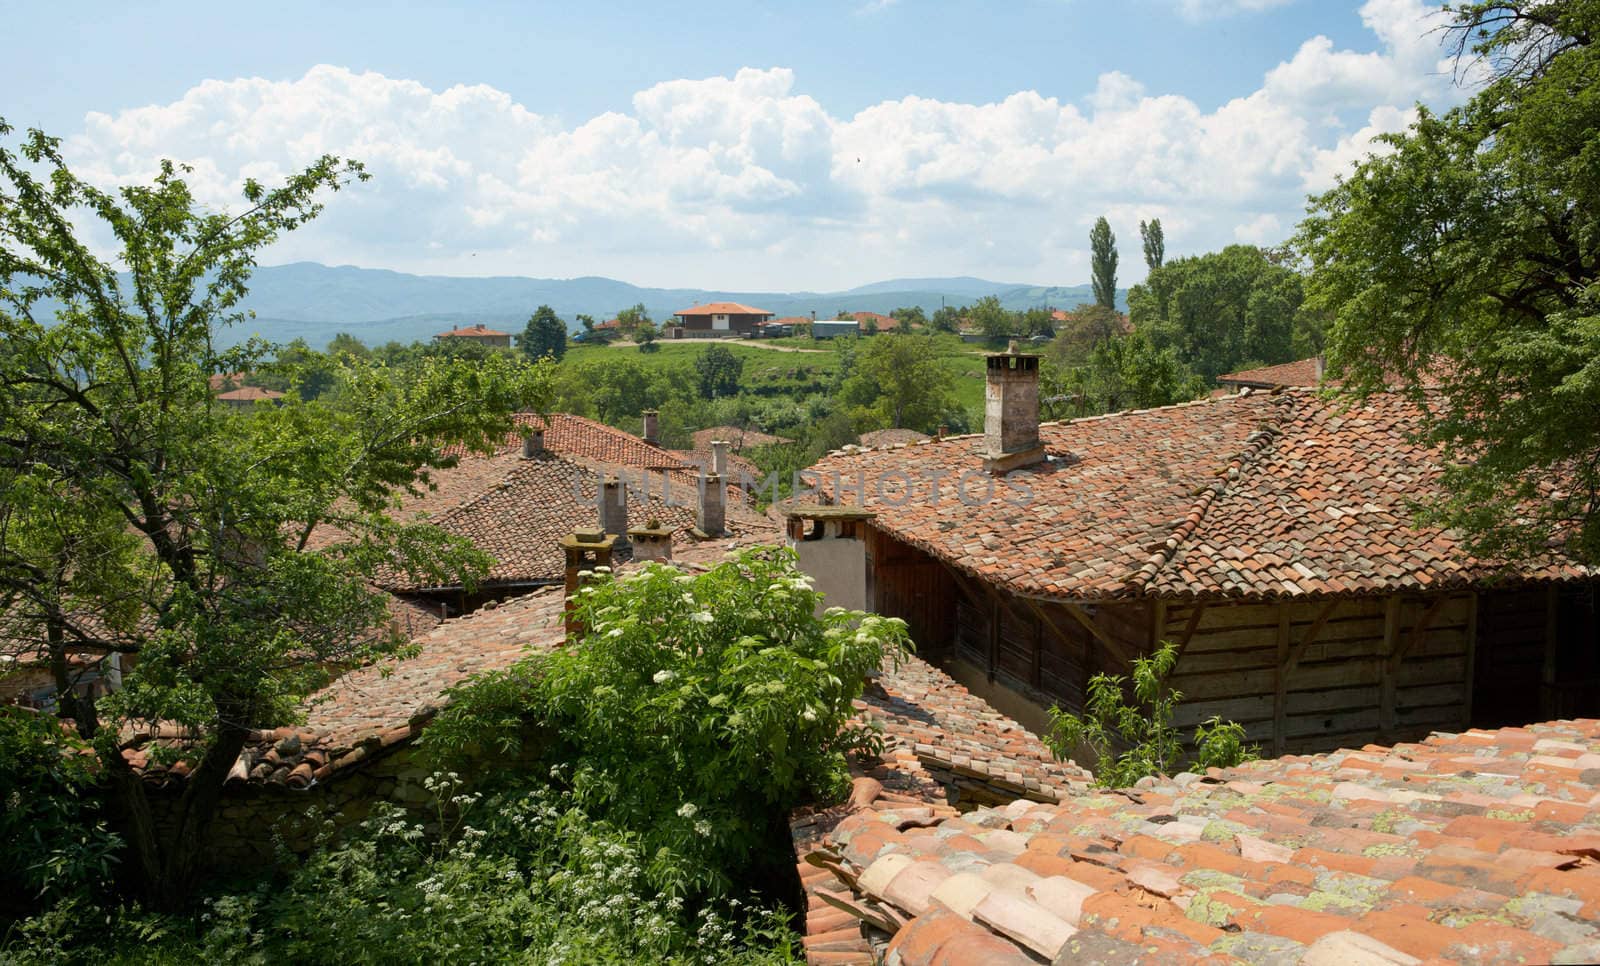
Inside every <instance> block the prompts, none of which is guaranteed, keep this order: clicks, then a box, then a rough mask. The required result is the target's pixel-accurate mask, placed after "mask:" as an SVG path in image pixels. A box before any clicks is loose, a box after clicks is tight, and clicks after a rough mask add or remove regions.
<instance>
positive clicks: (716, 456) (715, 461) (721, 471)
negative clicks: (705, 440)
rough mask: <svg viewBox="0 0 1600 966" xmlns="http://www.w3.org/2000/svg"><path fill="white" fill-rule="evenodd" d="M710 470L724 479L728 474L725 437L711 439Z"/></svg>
mask: <svg viewBox="0 0 1600 966" xmlns="http://www.w3.org/2000/svg"><path fill="white" fill-rule="evenodd" d="M711 472H713V473H715V474H717V475H718V476H720V477H723V478H724V479H726V478H727V476H728V441H727V440H725V439H714V440H712V441H711Z"/></svg>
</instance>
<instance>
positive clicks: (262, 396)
mask: <svg viewBox="0 0 1600 966" xmlns="http://www.w3.org/2000/svg"><path fill="white" fill-rule="evenodd" d="M216 399H217V401H218V402H220V403H223V404H224V405H227V406H232V407H233V408H234V409H249V408H250V407H252V406H254V405H255V404H256V403H263V402H265V403H276V402H278V401H280V400H281V399H283V393H281V392H279V391H278V390H276V389H263V388H261V387H260V386H240V387H239V388H237V389H229V390H227V391H226V392H219V393H217V394H216Z"/></svg>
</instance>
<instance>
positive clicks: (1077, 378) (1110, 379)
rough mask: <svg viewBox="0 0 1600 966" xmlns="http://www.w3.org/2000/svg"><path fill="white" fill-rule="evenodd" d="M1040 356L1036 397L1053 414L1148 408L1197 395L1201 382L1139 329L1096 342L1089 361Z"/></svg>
mask: <svg viewBox="0 0 1600 966" xmlns="http://www.w3.org/2000/svg"><path fill="white" fill-rule="evenodd" d="M1057 358H1059V357H1057V356H1054V355H1052V356H1049V357H1046V359H1045V360H1044V362H1045V364H1044V367H1043V371H1042V372H1041V374H1040V383H1041V384H1040V395H1041V396H1042V397H1043V399H1044V400H1045V403H1044V408H1045V410H1046V412H1047V413H1048V414H1049V415H1050V416H1052V417H1054V418H1063V417H1069V416H1092V415H1097V414H1100V413H1108V412H1118V411H1121V410H1124V409H1150V408H1152V407H1155V406H1170V405H1172V404H1173V403H1179V402H1186V401H1188V400H1190V399H1196V398H1198V397H1200V396H1201V395H1203V394H1204V393H1205V383H1204V381H1202V380H1201V379H1200V378H1199V377H1198V376H1196V375H1195V374H1194V373H1193V372H1191V371H1190V370H1189V368H1188V367H1187V366H1185V365H1184V364H1183V363H1182V362H1181V361H1179V359H1178V357H1177V355H1176V354H1175V353H1174V352H1173V351H1172V350H1171V349H1158V348H1156V346H1154V345H1153V344H1152V343H1151V342H1150V340H1149V339H1148V338H1146V337H1145V336H1144V334H1143V333H1141V332H1137V331H1136V332H1134V333H1132V334H1131V335H1125V336H1116V337H1112V338H1108V339H1103V340H1101V341H1100V342H1098V343H1096V344H1095V346H1094V348H1093V350H1091V352H1090V353H1089V357H1088V360H1087V361H1086V362H1085V363H1084V364H1082V365H1077V366H1062V365H1060V364H1059V363H1058V362H1057V361H1056V360H1057Z"/></svg>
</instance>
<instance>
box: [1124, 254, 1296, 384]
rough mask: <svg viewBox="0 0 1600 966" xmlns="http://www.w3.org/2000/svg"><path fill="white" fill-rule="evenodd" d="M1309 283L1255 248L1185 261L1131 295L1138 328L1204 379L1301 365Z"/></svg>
mask: <svg viewBox="0 0 1600 966" xmlns="http://www.w3.org/2000/svg"><path fill="white" fill-rule="evenodd" d="M1304 284H1305V280H1304V278H1302V277H1301V275H1300V274H1299V273H1298V272H1296V271H1294V270H1293V269H1292V268H1290V267H1289V266H1287V265H1283V264H1280V263H1278V262H1276V261H1275V260H1274V259H1273V257H1272V255H1271V253H1270V252H1268V251H1266V250H1264V249H1261V248H1257V247H1255V246H1254V245H1229V246H1228V247H1227V248H1224V249H1223V250H1222V251H1220V252H1209V253H1207V254H1205V255H1199V256H1195V257H1192V258H1180V259H1178V260H1176V261H1172V262H1168V263H1166V264H1165V265H1163V266H1161V267H1160V268H1158V269H1155V270H1154V271H1152V272H1151V273H1150V274H1149V275H1148V276H1147V277H1146V278H1145V280H1144V282H1143V283H1141V284H1139V285H1135V286H1134V287H1133V288H1132V289H1131V290H1130V291H1129V292H1128V314H1129V315H1130V316H1131V317H1132V320H1133V326H1134V328H1135V329H1137V330H1139V331H1141V332H1144V333H1146V334H1147V335H1149V336H1150V339H1151V341H1152V342H1154V343H1155V345H1157V346H1158V347H1160V348H1163V349H1172V350H1174V351H1175V352H1177V354H1178V357H1179V358H1180V359H1183V360H1184V361H1185V362H1187V363H1188V364H1189V365H1190V366H1192V367H1193V368H1194V370H1195V371H1196V372H1198V373H1200V375H1202V376H1204V377H1205V378H1207V379H1215V378H1216V377H1217V376H1219V375H1222V374H1223V373H1227V372H1232V371H1234V370H1237V369H1240V368H1247V367H1249V366H1257V365H1275V364H1277V363H1280V362H1289V361H1291V360H1293V359H1294V358H1296V355H1295V353H1296V351H1297V349H1299V348H1301V347H1302V346H1303V342H1302V341H1301V340H1299V339H1297V337H1296V336H1297V333H1300V332H1304V331H1305V330H1306V328H1307V326H1308V324H1309V320H1310V319H1311V318H1312V317H1313V315H1314V313H1312V312H1311V311H1309V310H1307V309H1306V308H1305V307H1304V305H1303V303H1304V301H1305V294H1304Z"/></svg>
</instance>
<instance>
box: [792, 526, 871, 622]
mask: <svg viewBox="0 0 1600 966" xmlns="http://www.w3.org/2000/svg"><path fill="white" fill-rule="evenodd" d="M783 514H784V517H785V526H784V530H785V532H786V534H787V536H788V541H787V543H788V546H789V548H790V549H791V550H793V551H794V552H795V555H796V556H797V557H798V558H799V559H798V565H799V567H800V570H801V572H802V573H804V574H805V575H806V576H808V577H810V578H811V582H812V587H813V589H815V590H818V591H820V592H821V593H822V600H821V601H819V602H818V603H817V609H816V612H817V614H818V615H819V616H820V615H821V614H822V612H823V611H824V610H827V609H828V608H829V607H846V608H849V609H851V610H871V609H872V607H873V603H872V602H873V600H874V598H875V591H874V587H873V583H874V577H873V571H872V565H871V562H870V561H869V560H868V559H867V543H866V538H867V529H868V526H869V525H870V524H871V522H872V520H873V518H874V516H875V514H874V513H873V512H872V511H871V510H863V509H862V508H860V507H842V506H804V505H800V504H789V505H788V506H786V507H785V508H784V510H783Z"/></svg>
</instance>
